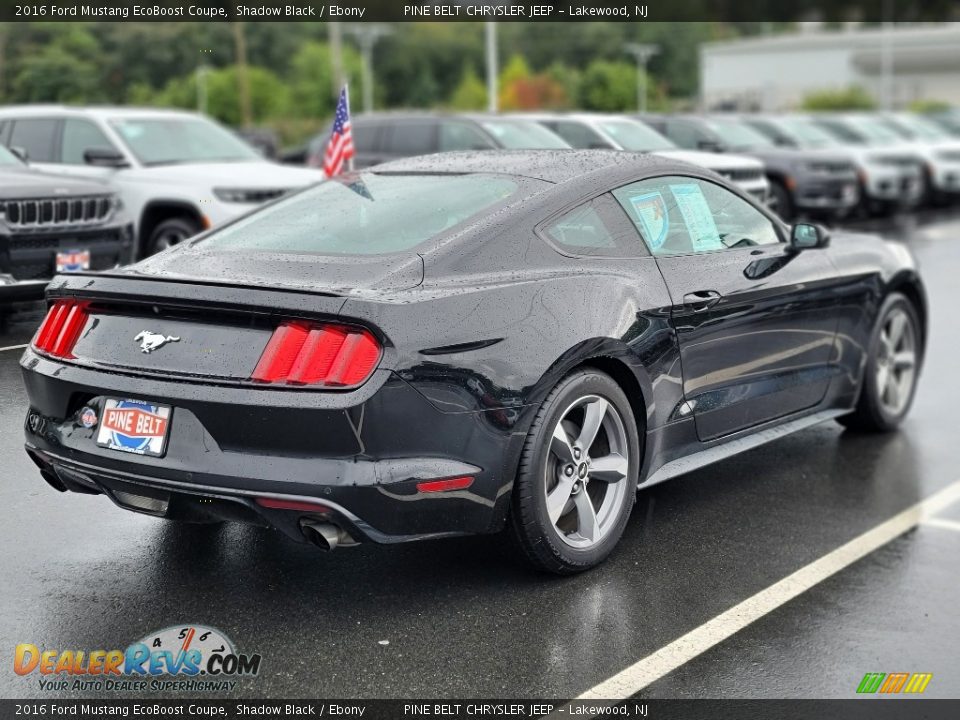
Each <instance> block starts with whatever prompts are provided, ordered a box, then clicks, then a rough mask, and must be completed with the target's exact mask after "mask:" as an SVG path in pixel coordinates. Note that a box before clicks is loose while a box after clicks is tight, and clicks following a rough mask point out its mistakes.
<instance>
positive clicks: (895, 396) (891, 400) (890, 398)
mask: <svg viewBox="0 0 960 720" xmlns="http://www.w3.org/2000/svg"><path fill="white" fill-rule="evenodd" d="M883 396H884V398H885V399H886V401H887V404H888V405H889V406H890V407H891V408H899V407H900V384H899V383H898V382H897V381H896V379H895V378H894V377H893V373H890V374H889V375H888V376H887V387H886V390H885V391H884V393H883Z"/></svg>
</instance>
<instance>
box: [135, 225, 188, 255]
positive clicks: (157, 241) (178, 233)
mask: <svg viewBox="0 0 960 720" xmlns="http://www.w3.org/2000/svg"><path fill="white" fill-rule="evenodd" d="M198 232H200V226H199V225H198V224H197V222H196V221H195V220H192V219H190V218H186V217H175V218H170V219H168V220H164V221H163V222H161V223H160V224H159V225H157V226H156V227H155V228H154V229H153V232H152V233H150V240H149V241H148V242H147V255H156V254H157V253H158V252H163V251H164V250H167V249H169V248H172V247H173V246H174V245H179V244H180V243H181V242H183V241H184V240H186V239H187V238H190V237H193V236H194V235H196V234H197V233H198Z"/></svg>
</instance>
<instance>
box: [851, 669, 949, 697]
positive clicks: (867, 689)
mask: <svg viewBox="0 0 960 720" xmlns="http://www.w3.org/2000/svg"><path fill="white" fill-rule="evenodd" d="M931 679H933V673H905V672H898V673H867V674H866V675H864V676H863V680H861V681H860V684H859V685H858V686H857V692H858V693H865V694H871V695H872V694H873V693H882V694H885V695H892V694H896V693H901V692H903V693H910V694H918V693H922V692H923V691H924V690H926V689H927V685H929V684H930V680H931Z"/></svg>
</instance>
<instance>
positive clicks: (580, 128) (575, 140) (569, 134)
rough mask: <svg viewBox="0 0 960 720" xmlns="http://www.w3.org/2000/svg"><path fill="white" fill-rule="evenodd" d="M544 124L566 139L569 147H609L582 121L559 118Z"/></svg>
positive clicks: (588, 148)
mask: <svg viewBox="0 0 960 720" xmlns="http://www.w3.org/2000/svg"><path fill="white" fill-rule="evenodd" d="M546 125H547V127H548V128H550V129H551V130H553V131H554V132H555V133H556V134H557V135H559V136H560V137H562V138H563V139H564V140H566V141H567V143H569V144H570V147H574V148H577V149H578V150H590V149H595V148H609V147H610V143H608V142H607V141H606V140H604V139H603V138H602V137H600V136H599V135H598V134H597V133H596V132H594V130H593V129H591V128H590V127H587V126H586V125H584V124H583V123H578V122H569V121H566V120H559V121H557V122H551V123H546Z"/></svg>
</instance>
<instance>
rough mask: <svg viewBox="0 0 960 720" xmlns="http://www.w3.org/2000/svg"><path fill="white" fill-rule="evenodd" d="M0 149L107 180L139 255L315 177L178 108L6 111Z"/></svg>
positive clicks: (1, 114)
mask: <svg viewBox="0 0 960 720" xmlns="http://www.w3.org/2000/svg"><path fill="white" fill-rule="evenodd" d="M0 144H2V145H5V146H7V147H9V148H15V149H17V150H18V152H20V153H21V154H22V155H23V156H24V157H26V158H27V159H28V160H29V162H30V164H31V165H32V166H34V167H37V168H40V169H43V170H47V171H51V172H57V173H60V174H66V175H73V176H77V177H80V178H94V179H99V180H105V181H109V182H110V183H111V184H112V186H113V187H114V188H115V189H116V190H117V191H118V193H119V195H120V197H121V198H122V200H123V202H124V205H125V206H126V208H127V211H128V212H129V214H130V217H131V220H132V222H133V225H134V233H135V249H134V250H135V253H134V254H135V255H136V256H138V257H140V256H144V255H149V254H152V253H154V252H158V251H160V250H163V249H165V248H167V247H169V246H171V245H174V244H176V243H178V242H180V241H181V240H183V239H185V238H187V237H190V236H191V235H193V234H195V233H197V232H200V231H201V230H203V229H205V228H207V227H211V226H213V225H217V224H220V223H222V222H225V221H226V220H229V219H231V218H234V217H237V216H238V215H241V214H243V213H245V212H248V211H249V210H251V209H253V208H255V207H257V206H258V205H260V204H262V203H263V202H266V201H268V200H271V199H273V198H276V197H278V196H280V195H283V194H284V193H286V192H288V191H290V190H292V189H294V188H297V187H302V186H304V185H308V184H311V183H313V182H317V181H319V180H320V179H322V174H321V173H319V172H317V171H315V170H310V169H306V168H293V167H288V166H283V165H279V164H277V163H273V162H270V161H268V160H266V159H265V158H263V157H262V156H261V155H260V154H258V153H257V152H256V151H255V150H254V149H253V148H252V147H250V145H248V144H247V143H245V142H244V141H243V140H241V139H240V138H239V137H237V136H236V135H235V134H234V133H232V132H230V131H229V130H227V129H226V128H223V127H221V126H220V125H218V124H216V123H214V122H212V121H211V120H209V119H208V118H206V117H204V116H202V115H198V114H195V113H189V112H182V111H176V110H156V109H131V108H117V107H68V106H61V105H24V106H12V107H5V108H0Z"/></svg>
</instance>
